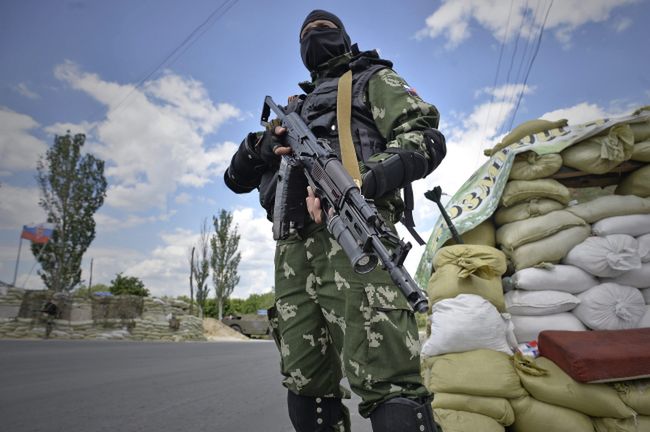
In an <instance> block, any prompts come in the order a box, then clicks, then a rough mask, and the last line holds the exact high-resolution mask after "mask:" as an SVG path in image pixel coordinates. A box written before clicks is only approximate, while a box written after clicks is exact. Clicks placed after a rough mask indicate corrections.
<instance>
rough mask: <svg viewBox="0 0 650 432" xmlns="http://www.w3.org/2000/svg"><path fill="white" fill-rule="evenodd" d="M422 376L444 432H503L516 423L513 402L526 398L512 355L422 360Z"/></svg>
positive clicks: (476, 353)
mask: <svg viewBox="0 0 650 432" xmlns="http://www.w3.org/2000/svg"><path fill="white" fill-rule="evenodd" d="M422 374H423V378H424V384H425V386H426V387H427V388H428V389H429V390H430V391H431V392H432V393H434V398H433V402H432V406H433V411H434V417H435V419H436V422H437V423H438V424H439V425H440V426H441V427H442V430H443V431H458V432H461V431H462V432H465V431H467V432H470V431H494V432H497V431H499V432H503V431H505V427H507V426H510V425H512V424H513V423H514V421H515V415H514V412H513V409H512V406H511V405H510V400H511V399H518V398H522V397H524V396H526V395H527V393H526V391H525V390H524V389H523V387H522V386H521V382H520V381H519V377H518V376H517V373H516V372H515V369H514V367H513V364H512V360H511V356H509V355H508V354H506V353H504V352H500V351H495V350H493V349H478V350H472V351H466V352H462V353H449V354H442V355H437V356H433V357H423V358H422Z"/></svg>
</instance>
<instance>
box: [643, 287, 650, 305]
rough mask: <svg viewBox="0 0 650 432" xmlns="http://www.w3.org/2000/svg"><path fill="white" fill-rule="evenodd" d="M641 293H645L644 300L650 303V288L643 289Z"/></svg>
mask: <svg viewBox="0 0 650 432" xmlns="http://www.w3.org/2000/svg"><path fill="white" fill-rule="evenodd" d="M641 294H642V295H643V300H645V304H647V305H650V288H644V289H642V290H641Z"/></svg>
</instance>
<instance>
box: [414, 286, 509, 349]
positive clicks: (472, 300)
mask: <svg viewBox="0 0 650 432" xmlns="http://www.w3.org/2000/svg"><path fill="white" fill-rule="evenodd" d="M508 324H509V321H508V320H506V319H504V318H503V317H502V316H501V314H500V313H499V311H497V309H496V308H495V307H494V305H492V304H491V303H490V302H489V301H487V300H485V299H484V298H483V297H481V296H478V295H472V294H460V295H459V296H457V297H456V298H453V299H446V300H441V301H439V302H437V303H435V304H434V305H433V306H432V307H431V326H430V327H431V334H430V336H429V338H428V339H427V340H426V341H425V342H424V344H422V356H423V357H427V356H436V355H441V354H447V353H453V352H465V351H472V350H476V349H480V348H485V349H493V350H496V351H501V352H504V353H506V354H509V355H512V350H511V349H510V347H509V346H508V342H507V340H506V332H507V331H508Z"/></svg>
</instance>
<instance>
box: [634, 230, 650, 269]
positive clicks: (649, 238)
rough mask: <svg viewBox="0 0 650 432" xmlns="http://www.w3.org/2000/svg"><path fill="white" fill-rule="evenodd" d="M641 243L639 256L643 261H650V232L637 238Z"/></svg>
mask: <svg viewBox="0 0 650 432" xmlns="http://www.w3.org/2000/svg"><path fill="white" fill-rule="evenodd" d="M636 241H637V242H638V243H639V256H640V257H641V262H644V263H647V262H650V234H645V235H642V236H640V237H637V238H636Z"/></svg>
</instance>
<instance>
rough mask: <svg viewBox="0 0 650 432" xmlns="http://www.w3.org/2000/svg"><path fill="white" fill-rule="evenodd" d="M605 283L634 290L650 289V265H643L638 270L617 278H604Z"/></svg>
mask: <svg viewBox="0 0 650 432" xmlns="http://www.w3.org/2000/svg"><path fill="white" fill-rule="evenodd" d="M602 281H603V282H613V283H617V284H619V285H626V286H631V287H634V288H650V263H642V265H641V267H640V268H638V269H633V270H629V271H626V272H625V273H623V274H622V275H620V276H616V277H615V278H604V279H602Z"/></svg>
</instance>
